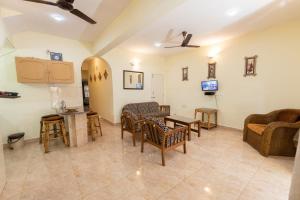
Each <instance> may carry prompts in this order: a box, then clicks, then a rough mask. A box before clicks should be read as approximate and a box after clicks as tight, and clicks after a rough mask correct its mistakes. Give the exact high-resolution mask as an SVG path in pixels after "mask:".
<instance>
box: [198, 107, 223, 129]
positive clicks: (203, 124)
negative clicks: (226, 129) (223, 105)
mask: <svg viewBox="0 0 300 200" xmlns="http://www.w3.org/2000/svg"><path fill="white" fill-rule="evenodd" d="M197 113H201V114H202V121H201V124H200V125H201V127H202V128H206V129H208V130H209V129H211V128H214V127H217V126H218V110H217V109H212V108H196V109H195V119H196V117H197ZM205 114H207V122H205V121H204V115H205ZM211 115H215V123H212V122H211Z"/></svg>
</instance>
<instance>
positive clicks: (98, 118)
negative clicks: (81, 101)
mask: <svg viewBox="0 0 300 200" xmlns="http://www.w3.org/2000/svg"><path fill="white" fill-rule="evenodd" d="M97 120H98V124H99V131H100V135H101V136H102V128H101V123H100V116H98V117H97Z"/></svg>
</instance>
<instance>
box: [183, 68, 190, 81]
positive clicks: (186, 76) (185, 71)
mask: <svg viewBox="0 0 300 200" xmlns="http://www.w3.org/2000/svg"><path fill="white" fill-rule="evenodd" d="M188 80H189V68H188V67H184V68H182V81H188Z"/></svg>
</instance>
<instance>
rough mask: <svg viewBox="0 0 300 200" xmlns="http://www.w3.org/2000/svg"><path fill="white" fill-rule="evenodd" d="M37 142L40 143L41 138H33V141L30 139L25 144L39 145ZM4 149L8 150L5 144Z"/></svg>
mask: <svg viewBox="0 0 300 200" xmlns="http://www.w3.org/2000/svg"><path fill="white" fill-rule="evenodd" d="M37 142H40V138H31V139H28V140H24V143H25V144H30V143H37ZM3 148H4V149H8V144H7V143H5V144H3Z"/></svg>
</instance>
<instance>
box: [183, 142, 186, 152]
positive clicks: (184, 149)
mask: <svg viewBox="0 0 300 200" xmlns="http://www.w3.org/2000/svg"><path fill="white" fill-rule="evenodd" d="M183 152H184V154H186V143H184V144H183Z"/></svg>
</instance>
